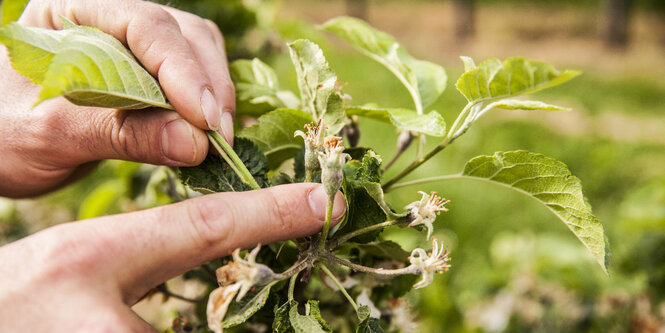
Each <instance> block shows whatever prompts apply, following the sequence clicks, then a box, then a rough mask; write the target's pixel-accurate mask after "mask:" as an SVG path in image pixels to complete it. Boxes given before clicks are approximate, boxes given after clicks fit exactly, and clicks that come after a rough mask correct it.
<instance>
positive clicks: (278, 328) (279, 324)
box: [272, 301, 298, 333]
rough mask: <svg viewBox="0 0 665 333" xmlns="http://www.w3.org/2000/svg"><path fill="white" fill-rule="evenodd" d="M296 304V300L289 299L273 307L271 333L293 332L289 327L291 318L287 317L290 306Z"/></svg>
mask: <svg viewBox="0 0 665 333" xmlns="http://www.w3.org/2000/svg"><path fill="white" fill-rule="evenodd" d="M293 306H296V307H297V306H298V302H296V301H289V302H286V303H284V304H282V305H281V306H280V307H275V319H273V322H272V331H273V333H290V332H293V327H291V320H290V319H289V311H290V310H291V307H293Z"/></svg>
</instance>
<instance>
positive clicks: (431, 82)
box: [322, 17, 447, 110]
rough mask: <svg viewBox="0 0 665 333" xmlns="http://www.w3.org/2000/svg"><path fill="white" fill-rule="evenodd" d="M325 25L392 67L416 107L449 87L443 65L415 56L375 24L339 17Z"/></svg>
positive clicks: (329, 29) (366, 53) (431, 100)
mask: <svg viewBox="0 0 665 333" xmlns="http://www.w3.org/2000/svg"><path fill="white" fill-rule="evenodd" d="M322 28H323V29H325V30H327V31H329V32H332V33H334V34H335V35H337V36H339V37H341V38H343V39H344V40H346V41H347V42H348V43H349V44H351V45H353V46H354V47H356V48H357V49H359V50H360V51H361V52H363V53H364V54H365V55H367V56H369V57H370V58H372V59H374V60H375V61H377V62H379V63H380V64H382V65H383V66H385V67H386V68H388V70H390V71H391V72H392V73H393V74H394V75H395V76H396V77H397V78H398V79H399V80H400V81H401V82H402V84H404V86H405V87H406V88H407V90H408V91H409V93H410V94H411V96H412V98H413V99H414V103H415V104H416V108H417V109H420V110H422V109H424V108H426V107H427V106H429V105H430V104H431V103H433V102H434V101H436V99H437V98H439V96H440V95H441V93H442V92H443V91H444V90H445V88H446V81H447V75H446V72H445V70H444V69H443V67H441V66H439V65H437V64H434V63H431V62H427V61H423V60H418V59H415V58H413V57H412V56H411V55H409V54H408V53H407V52H406V50H405V49H404V47H402V46H401V45H400V44H399V43H398V42H397V41H396V40H395V39H394V38H393V37H392V36H390V35H388V34H386V33H385V32H382V31H378V30H376V29H374V28H372V27H371V26H370V25H369V24H367V23H365V22H364V21H362V20H359V19H356V18H351V17H339V18H335V19H332V20H330V21H328V22H326V23H324V24H323V25H322Z"/></svg>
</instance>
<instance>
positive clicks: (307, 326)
mask: <svg viewBox="0 0 665 333" xmlns="http://www.w3.org/2000/svg"><path fill="white" fill-rule="evenodd" d="M319 317H320V316H319ZM321 319H322V318H321ZM289 321H290V322H291V326H292V327H293V330H294V332H295V333H327V332H331V331H330V330H326V329H325V328H324V327H323V326H322V325H321V323H320V322H319V319H318V318H316V317H314V316H312V315H311V313H310V315H306V316H303V315H301V314H300V313H298V306H297V303H296V305H294V306H291V309H289Z"/></svg>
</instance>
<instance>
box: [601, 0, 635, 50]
mask: <svg viewBox="0 0 665 333" xmlns="http://www.w3.org/2000/svg"><path fill="white" fill-rule="evenodd" d="M632 5H633V1H632V0H609V6H608V11H607V34H606V40H605V42H606V43H607V45H608V46H610V47H614V48H625V47H626V46H627V45H628V41H629V34H628V28H629V21H630V14H631V8H632Z"/></svg>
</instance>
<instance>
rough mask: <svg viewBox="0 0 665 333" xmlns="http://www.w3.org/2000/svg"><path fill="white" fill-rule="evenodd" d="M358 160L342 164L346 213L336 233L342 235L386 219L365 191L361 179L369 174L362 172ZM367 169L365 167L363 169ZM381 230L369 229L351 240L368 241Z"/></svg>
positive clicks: (374, 237)
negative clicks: (369, 230)
mask: <svg viewBox="0 0 665 333" xmlns="http://www.w3.org/2000/svg"><path fill="white" fill-rule="evenodd" d="M362 167H363V165H362V163H361V162H360V161H357V160H352V161H350V162H347V163H346V164H345V165H344V169H343V171H344V182H343V183H342V189H343V191H344V197H345V198H346V205H347V213H346V216H345V220H344V221H342V222H341V223H340V224H339V228H338V229H337V232H336V235H344V234H347V233H349V232H352V231H354V230H357V229H360V228H364V227H368V226H371V225H374V224H377V223H381V222H384V221H386V214H385V213H384V212H383V209H382V208H381V207H380V206H379V205H378V204H377V203H376V201H375V200H374V199H373V198H372V196H370V195H369V193H367V190H366V189H365V188H364V186H363V183H364V181H362V180H361V179H367V178H368V177H371V175H369V174H367V173H365V174H363V172H362V171H361V170H363V168H362ZM365 170H367V169H365ZM381 231H382V230H375V231H371V232H368V233H365V234H362V235H359V236H357V237H354V238H353V239H352V241H354V242H358V243H368V242H371V241H373V240H375V239H376V237H378V236H379V234H380V233H381Z"/></svg>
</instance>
